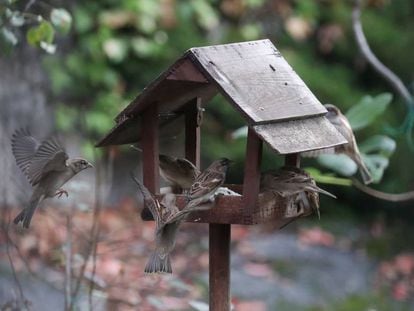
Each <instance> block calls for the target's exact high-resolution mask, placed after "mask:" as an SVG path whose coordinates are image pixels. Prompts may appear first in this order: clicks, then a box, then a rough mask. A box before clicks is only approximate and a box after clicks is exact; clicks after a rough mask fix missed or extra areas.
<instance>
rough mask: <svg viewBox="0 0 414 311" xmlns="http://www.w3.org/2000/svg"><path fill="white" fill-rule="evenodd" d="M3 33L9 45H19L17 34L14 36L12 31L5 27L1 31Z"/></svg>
mask: <svg viewBox="0 0 414 311" xmlns="http://www.w3.org/2000/svg"><path fill="white" fill-rule="evenodd" d="M1 33H2V35H3V37H4V39H5V40H6V41H7V42H8V43H10V44H11V45H16V44H17V42H18V39H17V37H16V35H15V34H14V33H13V32H12V31H11V30H9V29H7V28H5V27H3V28H2V29H1Z"/></svg>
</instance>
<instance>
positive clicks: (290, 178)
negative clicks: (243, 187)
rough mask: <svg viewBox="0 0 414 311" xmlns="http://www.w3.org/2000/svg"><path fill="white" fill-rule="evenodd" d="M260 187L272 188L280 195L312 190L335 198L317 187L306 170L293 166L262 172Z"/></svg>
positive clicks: (263, 188)
mask: <svg viewBox="0 0 414 311" xmlns="http://www.w3.org/2000/svg"><path fill="white" fill-rule="evenodd" d="M260 189H261V190H262V191H265V190H273V191H275V192H277V193H279V194H280V195H281V196H287V195H291V194H294V193H299V192H301V191H313V192H318V193H322V194H325V195H327V196H330V197H332V198H335V199H336V196H334V195H333V194H332V193H329V192H328V191H325V190H323V189H321V188H319V187H318V186H317V185H316V183H315V180H314V179H313V178H312V177H311V176H310V175H309V174H308V173H307V172H305V171H304V170H302V169H300V168H297V167H294V166H284V167H282V168H280V169H279V170H277V171H267V172H264V173H263V174H262V176H261V180H260Z"/></svg>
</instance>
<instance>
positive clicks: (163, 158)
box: [159, 154, 176, 165]
mask: <svg viewBox="0 0 414 311" xmlns="http://www.w3.org/2000/svg"><path fill="white" fill-rule="evenodd" d="M159 160H160V164H163V165H169V164H173V163H175V160H176V159H175V158H173V157H170V156H168V155H165V154H160V155H159Z"/></svg>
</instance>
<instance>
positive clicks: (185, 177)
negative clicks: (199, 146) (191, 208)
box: [130, 145, 200, 193]
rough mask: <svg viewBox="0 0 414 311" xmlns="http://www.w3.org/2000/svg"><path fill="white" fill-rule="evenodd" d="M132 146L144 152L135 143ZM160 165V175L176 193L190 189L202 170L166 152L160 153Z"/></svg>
mask: <svg viewBox="0 0 414 311" xmlns="http://www.w3.org/2000/svg"><path fill="white" fill-rule="evenodd" d="M130 147H131V148H133V149H135V150H137V151H139V152H142V150H141V149H140V148H139V147H137V146H135V145H130ZM159 166H160V175H161V176H162V178H164V180H165V181H166V182H168V183H170V184H171V186H172V187H173V192H174V193H182V192H183V191H186V190H188V189H189V188H190V187H191V185H192V184H193V182H194V180H195V178H196V177H197V176H198V174H200V170H199V169H198V168H197V167H196V166H195V165H194V164H193V163H191V162H190V161H189V160H187V159H184V158H176V157H172V156H169V155H165V154H160V155H159Z"/></svg>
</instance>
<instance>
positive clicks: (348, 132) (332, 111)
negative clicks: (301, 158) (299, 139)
mask: <svg viewBox="0 0 414 311" xmlns="http://www.w3.org/2000/svg"><path fill="white" fill-rule="evenodd" d="M325 108H326V110H328V113H327V114H326V117H327V119H328V120H329V121H330V122H331V123H332V124H333V125H334V126H335V128H336V129H337V130H338V132H339V133H341V134H342V136H343V137H344V138H345V139H346V140H347V141H348V143H347V144H345V145H341V146H337V147H334V148H327V149H321V150H316V151H310V152H307V153H306V155H308V156H318V155H320V154H324V153H337V154H338V153H343V154H345V155H347V156H348V157H350V158H351V159H352V160H353V161H354V162H355V163H356V165H357V166H358V169H359V172H360V174H361V177H362V180H363V182H364V183H365V184H370V183H372V176H371V173H370V172H369V170H368V168H367V167H366V165H365V163H364V161H363V160H362V157H361V153H360V152H359V149H358V145H357V142H356V139H355V135H354V133H353V131H352V128H351V124H350V123H349V121H348V119H347V118H346V116H345V115H344V114H343V113H342V112H341V111H340V110H339V108H338V107H336V106H334V105H331V104H327V105H325Z"/></svg>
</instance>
